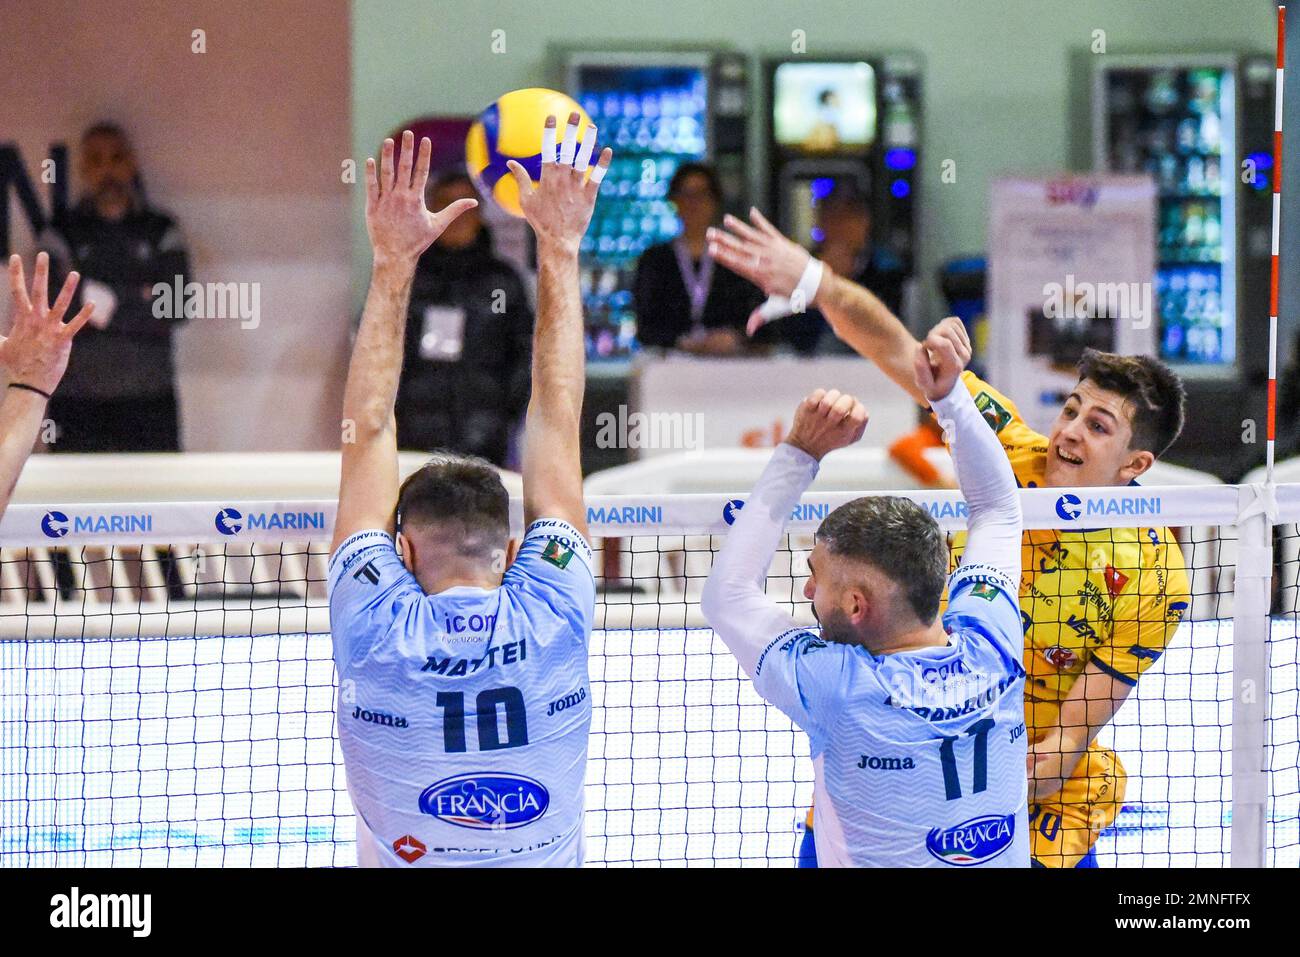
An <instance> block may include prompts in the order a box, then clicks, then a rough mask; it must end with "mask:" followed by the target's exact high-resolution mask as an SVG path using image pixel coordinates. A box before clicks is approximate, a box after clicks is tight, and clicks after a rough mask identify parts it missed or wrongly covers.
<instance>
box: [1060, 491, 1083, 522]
mask: <svg viewBox="0 0 1300 957" xmlns="http://www.w3.org/2000/svg"><path fill="white" fill-rule="evenodd" d="M1082 504H1083V503H1082V502H1081V501H1080V499H1079V496H1077V495H1071V494H1070V493H1069V492H1066V493H1065V494H1064V495H1062V496H1061V497H1060V498H1058V499H1057V500H1056V514H1057V515H1059V516H1061V518H1063V519H1065V520H1066V521H1067V522H1072V521H1074V520H1075V519H1076V518H1078V517H1079V512H1080V508H1079V506H1080V505H1082Z"/></svg>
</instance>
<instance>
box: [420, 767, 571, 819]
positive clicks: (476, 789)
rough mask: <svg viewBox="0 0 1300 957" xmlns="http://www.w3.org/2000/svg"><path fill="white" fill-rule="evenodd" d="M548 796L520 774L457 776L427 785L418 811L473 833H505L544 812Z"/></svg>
mask: <svg viewBox="0 0 1300 957" xmlns="http://www.w3.org/2000/svg"><path fill="white" fill-rule="evenodd" d="M550 803H551V796H550V794H548V793H547V791H546V788H545V787H543V786H542V785H541V783H540V782H538V781H534V780H533V779H532V778H526V777H524V776H523V775H522V774H458V775H456V776H455V777H451V778H445V779H443V780H441V781H439V782H438V783H437V784H430V785H429V786H428V787H427V788H425V789H424V793H423V794H421V795H420V810H421V811H423V812H424V813H425V814H431V815H433V816H434V817H436V818H437V819H438V820H440V821H445V822H446V823H448V824H454V825H455V826H456V827H467V828H470V829H472V830H476V831H487V830H494V831H508V830H510V829H511V828H516V827H523V826H524V825H525V824H531V823H532V822H533V821H536V820H537V819H538V818H539V817H541V816H542V815H543V814H545V813H546V809H547V807H549V806H550Z"/></svg>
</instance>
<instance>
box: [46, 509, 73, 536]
mask: <svg viewBox="0 0 1300 957" xmlns="http://www.w3.org/2000/svg"><path fill="white" fill-rule="evenodd" d="M41 531H42V532H44V533H45V537H46V538H62V537H63V536H64V535H66V534H68V516H66V515H64V514H63V513H62V512H46V513H45V516H44V517H43V518H42V519H41Z"/></svg>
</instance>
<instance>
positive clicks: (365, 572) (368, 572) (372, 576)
mask: <svg viewBox="0 0 1300 957" xmlns="http://www.w3.org/2000/svg"><path fill="white" fill-rule="evenodd" d="M352 577H353V578H355V579H356V580H357V581H367V582H370V584H372V585H378V584H379V569H378V568H376V567H375V563H374V562H366V563H365V564H364V565H362V566H361V567H360V568H358V569H357V570H356V571H355V572H353V573H352Z"/></svg>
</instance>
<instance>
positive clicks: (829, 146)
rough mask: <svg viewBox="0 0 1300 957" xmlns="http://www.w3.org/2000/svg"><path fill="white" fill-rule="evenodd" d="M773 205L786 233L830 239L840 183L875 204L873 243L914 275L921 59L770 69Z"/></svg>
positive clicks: (803, 61) (802, 63)
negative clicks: (825, 204) (831, 207)
mask: <svg viewBox="0 0 1300 957" xmlns="http://www.w3.org/2000/svg"><path fill="white" fill-rule="evenodd" d="M764 72H765V75H766V80H767V93H768V103H769V105H770V111H769V113H768V117H769V124H768V155H769V159H770V162H769V166H770V168H771V177H770V181H769V208H770V209H771V210H772V212H773V213H774V215H775V216H776V217H777V225H778V227H779V228H780V229H781V231H782V232H784V233H786V234H787V235H788V236H790V237H791V238H793V239H794V240H795V241H796V242H799V243H802V244H804V245H813V244H815V243H817V242H819V241H820V240H821V236H820V235H819V230H818V227H817V205H818V202H819V201H820V200H822V199H824V198H825V197H826V196H827V195H829V194H830V193H831V192H832V191H833V190H836V189H837V188H838V187H840V186H848V187H849V188H850V190H851V191H852V192H853V193H855V194H857V195H859V196H864V197H866V198H867V199H868V201H869V203H870V205H871V231H872V242H873V244H875V245H877V246H879V247H880V248H881V249H883V250H884V251H886V252H887V253H888V254H890V256H891V257H892V258H893V259H894V260H895V261H897V262H898V263H900V264H901V265H902V267H903V269H904V271H905V272H906V273H908V274H909V275H910V274H911V273H912V272H913V271H914V269H915V262H916V253H917V210H918V202H917V185H918V182H919V176H918V169H919V162H920V149H921V72H922V71H921V60H920V57H919V56H918V55H916V54H911V53H893V54H887V55H871V56H866V55H864V56H861V57H843V58H841V59H836V60H830V59H827V60H813V59H808V58H805V57H799V58H797V59H788V60H780V61H776V60H773V61H769V62H767V63H766V64H765V71H764Z"/></svg>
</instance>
